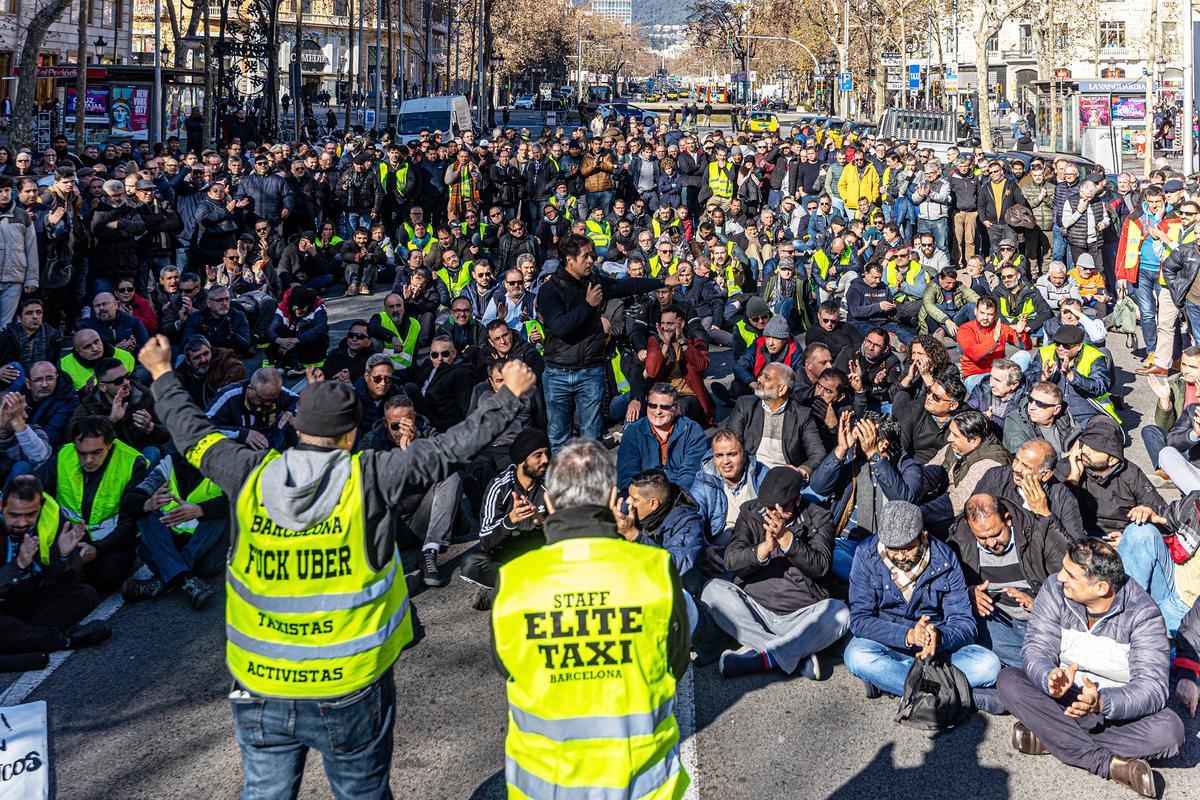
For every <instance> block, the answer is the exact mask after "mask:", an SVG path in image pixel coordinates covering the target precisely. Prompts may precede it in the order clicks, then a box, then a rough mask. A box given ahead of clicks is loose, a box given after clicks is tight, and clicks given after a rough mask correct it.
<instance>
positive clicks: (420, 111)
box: [396, 94, 475, 141]
mask: <svg viewBox="0 0 1200 800" xmlns="http://www.w3.org/2000/svg"><path fill="white" fill-rule="evenodd" d="M474 129H475V126H474V123H473V122H472V120H471V106H470V104H469V103H468V102H467V98H465V97H463V96H462V95H460V94H459V95H446V96H442V97H415V98H413V99H412V100H405V101H404V102H403V103H401V104H400V111H399V112H398V113H397V114H396V133H397V135H398V136H399V138H400V140H401V141H406V140H408V139H409V138H412V137H414V136H416V135H417V134H419V133H420V132H421V131H423V130H424V131H429V132H430V133H433V132H434V131H440V132H441V134H442V141H449V140H451V139H453V138H455V137H457V136H462V135H463V132H464V131H473V130H474Z"/></svg>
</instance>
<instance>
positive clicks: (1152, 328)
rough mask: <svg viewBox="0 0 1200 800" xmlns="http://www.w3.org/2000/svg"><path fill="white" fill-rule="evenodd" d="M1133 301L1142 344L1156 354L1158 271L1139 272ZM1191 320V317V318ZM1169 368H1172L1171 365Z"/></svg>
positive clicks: (1148, 351) (1141, 270)
mask: <svg viewBox="0 0 1200 800" xmlns="http://www.w3.org/2000/svg"><path fill="white" fill-rule="evenodd" d="M1133 299H1134V300H1135V301H1136V302H1137V307H1138V316H1139V317H1140V319H1139V320H1138V324H1139V325H1141V326H1142V343H1143V344H1145V345H1146V352H1147V353H1152V352H1154V348H1155V347H1157V346H1158V271H1157V270H1156V271H1154V272H1149V271H1147V270H1145V269H1139V270H1138V279H1137V285H1136V286H1134V287H1133ZM1188 319H1189V320H1190V319H1191V317H1190V316H1189V317H1188ZM1167 366H1170V365H1169V364H1168V365H1167Z"/></svg>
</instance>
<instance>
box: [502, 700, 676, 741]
mask: <svg viewBox="0 0 1200 800" xmlns="http://www.w3.org/2000/svg"><path fill="white" fill-rule="evenodd" d="M674 710H675V698H673V697H672V698H670V699H669V700H667V702H665V703H663V704H662V705H661V706H659V707H658V708H656V709H654V710H653V711H650V712H647V713H645V714H623V715H615V716H605V717H571V718H569V719H546V718H545V717H539V716H537V715H536V714H531V713H529V712H528V711H524V710H522V709H519V708H517V707H516V706H514V705H512V704H511V703H510V704H509V706H508V712H509V713H510V714H512V718H513V722H514V723H516V726H517V727H518V728H520V729H521V733H534V734H537V735H538V736H545V737H546V738H547V739H553V740H554V741H556V742H572V741H575V740H577V739H628V738H630V737H632V736H649V735H650V734H652V733H654V731H655V730H657V729H658V726H659V725H661V724H662V723H663V722H665V721H666V720H668V719H670V717H671V713H672V712H673V711H674Z"/></svg>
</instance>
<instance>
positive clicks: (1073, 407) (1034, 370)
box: [1025, 350, 1112, 425]
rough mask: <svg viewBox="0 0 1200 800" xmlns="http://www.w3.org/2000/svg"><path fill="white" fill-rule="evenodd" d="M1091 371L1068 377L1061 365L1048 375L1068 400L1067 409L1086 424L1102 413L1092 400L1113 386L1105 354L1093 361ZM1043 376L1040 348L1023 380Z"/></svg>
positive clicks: (1066, 401) (1031, 383) (1033, 380)
mask: <svg viewBox="0 0 1200 800" xmlns="http://www.w3.org/2000/svg"><path fill="white" fill-rule="evenodd" d="M1091 373H1092V374H1091V375H1080V374H1079V373H1078V372H1076V373H1075V377H1073V378H1072V379H1071V380H1067V376H1066V375H1065V374H1064V373H1063V371H1062V368H1061V367H1060V368H1059V369H1058V371H1057V372H1056V373H1055V374H1054V377H1052V378H1051V379H1050V382H1051V383H1053V384H1055V385H1056V386H1058V388H1059V389H1061V390H1062V393H1063V401H1064V402H1065V403H1066V404H1067V410H1068V411H1070V412H1071V417H1072V418H1074V420H1075V421H1076V422H1078V423H1079V424H1080V425H1087V421H1088V420H1089V419H1091V418H1092V417H1094V416H1096V415H1097V414H1103V413H1104V412H1103V411H1101V410H1100V409H1099V408H1098V407H1097V406H1096V405H1095V404H1093V402H1092V400H1093V399H1094V398H1097V397H1099V396H1101V395H1104V394H1108V390H1109V389H1110V388H1111V386H1112V367H1111V366H1110V365H1109V363H1108V357H1107V356H1101V357H1100V358H1098V359H1097V360H1096V363H1094V364H1092V369H1091ZM1041 379H1042V354H1041V351H1040V350H1035V351H1034V352H1033V361H1031V362H1030V363H1029V366H1028V367H1027V368H1026V370H1025V382H1026V383H1027V384H1028V385H1029V386H1033V384H1035V383H1037V382H1038V381H1040V380H1041Z"/></svg>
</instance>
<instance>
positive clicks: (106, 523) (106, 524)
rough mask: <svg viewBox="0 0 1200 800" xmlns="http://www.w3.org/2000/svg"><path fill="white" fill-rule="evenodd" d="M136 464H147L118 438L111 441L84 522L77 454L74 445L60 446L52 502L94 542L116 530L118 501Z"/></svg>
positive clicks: (119, 501) (142, 457)
mask: <svg viewBox="0 0 1200 800" xmlns="http://www.w3.org/2000/svg"><path fill="white" fill-rule="evenodd" d="M139 461H141V462H143V463H148V462H146V459H145V457H144V456H143V455H142V454H141V453H139V452H138V451H137V450H134V449H133V448H132V447H130V446H129V445H127V444H125V443H124V442H122V441H121V440H120V439H114V440H113V443H112V452H111V453H109V454H108V461H107V462H105V464H104V466H103V468H102V469H103V470H104V474H103V475H101V476H100V485H99V486H97V487H96V494H95V496H94V497H93V498H92V507H91V508H90V509H88V518H87V519H86V520H85V519H83V465H82V464H80V463H79V453H78V451H76V449H75V443H74V442H70V443H68V444H65V445H63V447H62V449H61V450H59V451H58V463H57V464H56V467H57V470H58V482H57V488H56V490H55V493H54V494H55V497H54V499H55V500H57V501H58V504H59V506H61V507H62V512H63V514H64V515H66V517H67V519H70V520H71V521H73V522H80V521H82V522H83V523H84V525H85V527H86V528H87V532H88V539H89V540H91V541H93V542H98V541H100V540H101V539H103V538H105V537H106V536H108V535H109V534H110V533H112V532H113V531H114V530H116V529H117V518H118V517H119V516H120V514H119V512H120V509H121V498H122V497H123V496H124V494H125V490H126V488H128V486H129V482H130V480H132V478H133V469H134V466H136V465H137V463H138V462H139Z"/></svg>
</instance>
